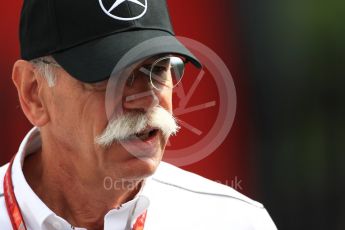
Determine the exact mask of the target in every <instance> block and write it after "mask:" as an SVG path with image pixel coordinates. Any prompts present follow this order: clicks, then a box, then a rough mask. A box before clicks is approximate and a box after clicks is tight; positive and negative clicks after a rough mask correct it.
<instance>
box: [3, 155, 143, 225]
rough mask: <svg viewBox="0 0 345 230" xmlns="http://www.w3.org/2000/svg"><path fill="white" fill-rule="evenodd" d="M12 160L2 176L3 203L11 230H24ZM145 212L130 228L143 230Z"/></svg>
mask: <svg viewBox="0 0 345 230" xmlns="http://www.w3.org/2000/svg"><path fill="white" fill-rule="evenodd" d="M13 160H14V158H13V159H12V160H11V162H10V164H9V166H8V169H7V171H6V174H5V178H4V196H5V203H6V208H7V212H8V215H9V217H10V219H11V223H12V227H13V230H26V225H25V222H24V218H23V216H22V213H21V212H20V208H19V205H18V202H17V199H16V196H15V194H14V190H13V184H12V176H11V174H12V165H13ZM146 214H147V210H145V211H144V213H143V214H141V215H140V216H139V217H138V218H137V220H136V222H135V224H134V225H133V229H132V230H143V229H144V225H145V220H146Z"/></svg>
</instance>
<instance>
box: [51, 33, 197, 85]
mask: <svg viewBox="0 0 345 230" xmlns="http://www.w3.org/2000/svg"><path fill="white" fill-rule="evenodd" d="M128 53H132V54H131V55H128ZM164 53H173V54H179V55H182V56H184V57H185V58H186V59H187V60H188V61H190V62H191V63H193V64H194V65H195V66H196V67H197V68H201V67H202V65H201V63H200V62H199V60H198V59H197V58H196V57H195V56H194V55H193V54H192V53H191V52H190V51H189V50H188V49H187V48H186V47H185V46H184V45H182V44H181V43H180V42H179V41H178V40H177V39H176V38H175V37H174V36H172V35H171V34H170V33H168V32H165V31H161V30H148V29H145V30H132V31H125V32H121V33H116V34H112V35H109V36H106V37H103V38H100V39H97V40H94V41H91V42H87V43H84V44H82V45H78V46H75V47H73V48H70V49H68V50H65V51H62V52H58V53H55V54H52V56H53V57H54V59H55V60H56V61H57V62H58V63H59V64H60V65H61V66H62V67H63V68H64V69H65V70H66V71H67V72H68V73H69V74H70V75H71V76H73V77H74V78H76V79H78V80H80V81H82V82H88V83H92V82H99V81H103V80H106V79H107V78H109V77H110V75H111V73H112V72H113V70H114V68H115V66H116V65H117V64H118V62H119V61H120V60H122V59H123V57H124V56H126V59H127V60H126V63H127V64H128V65H131V64H133V63H135V62H137V61H139V60H142V59H145V58H148V57H151V56H154V55H158V54H164Z"/></svg>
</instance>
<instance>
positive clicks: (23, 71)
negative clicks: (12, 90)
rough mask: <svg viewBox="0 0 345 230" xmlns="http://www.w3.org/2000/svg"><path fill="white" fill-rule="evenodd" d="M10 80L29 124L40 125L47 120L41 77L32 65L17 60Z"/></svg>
mask: <svg viewBox="0 0 345 230" xmlns="http://www.w3.org/2000/svg"><path fill="white" fill-rule="evenodd" d="M12 80H13V83H14V85H15V86H16V88H17V91H18V97H19V102H20V105H21V107H22V110H23V112H24V114H25V116H26V117H27V118H28V120H29V121H30V122H31V124H33V125H35V126H38V127H42V126H44V125H45V124H46V123H47V122H48V121H49V116H48V111H47V108H46V107H45V104H44V103H43V100H42V92H41V87H42V85H41V84H42V80H43V79H42V78H41V77H40V76H38V75H37V71H35V69H34V66H33V65H32V64H31V63H30V62H28V61H24V60H18V61H17V62H16V63H15V64H14V66H13V72H12Z"/></svg>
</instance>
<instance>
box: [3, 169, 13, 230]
mask: <svg viewBox="0 0 345 230" xmlns="http://www.w3.org/2000/svg"><path fill="white" fill-rule="evenodd" d="M8 165H9V164H6V165H3V166H1V167H0V226H1V229H11V225H10V221H9V217H8V214H7V210H6V204H5V197H4V188H3V184H4V177H5V173H6V170H7V168H8Z"/></svg>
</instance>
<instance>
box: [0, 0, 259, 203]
mask: <svg viewBox="0 0 345 230" xmlns="http://www.w3.org/2000/svg"><path fill="white" fill-rule="evenodd" d="M168 3H169V6H170V12H171V17H172V20H173V23H174V27H175V32H176V34H177V35H179V36H184V37H189V38H192V39H195V40H197V41H199V42H201V43H203V44H205V45H206V46H208V47H210V48H211V49H212V50H213V51H215V52H216V53H217V54H218V55H219V56H220V57H221V58H222V59H223V61H224V62H225V63H226V64H227V66H228V68H229V70H230V71H231V73H232V76H233V78H234V82H235V86H236V89H237V98H238V101H237V113H236V118H235V122H234V125H233V127H232V129H231V131H230V133H229V134H228V136H227V138H226V139H225V141H224V142H223V144H222V145H221V146H220V147H219V148H218V149H217V150H216V151H215V152H214V153H213V154H211V155H210V156H209V157H207V158H205V159H203V160H202V161H200V162H197V163H195V164H192V165H189V166H184V168H185V169H187V170H190V171H193V172H196V173H198V174H201V175H203V176H205V177H208V178H210V179H212V180H217V181H220V182H222V183H225V184H228V185H230V184H231V182H232V181H233V180H234V179H235V178H238V179H239V180H241V187H242V188H243V190H241V192H243V193H245V194H247V195H250V196H251V197H254V198H255V196H256V195H255V182H256V179H255V175H254V174H255V173H254V172H255V162H253V160H252V159H253V156H251V155H250V145H248V143H247V140H248V139H249V137H250V136H251V135H252V129H251V120H250V116H249V115H248V114H249V112H250V110H249V108H250V107H249V106H248V102H247V98H248V97H247V96H248V92H247V83H246V78H245V71H244V68H243V66H241V63H242V61H241V56H240V53H241V50H240V49H241V48H240V47H241V39H240V38H239V37H238V33H237V29H238V28H237V21H236V18H237V17H236V13H235V12H234V11H233V7H232V1H229V0H218V1H216V2H212V1H200V0H189V1H183V0H168ZM21 4H22V1H20V0H13V1H7V2H6V4H2V7H1V8H0V35H1V36H0V51H1V52H0V79H1V81H0V105H1V113H0V124H1V125H0V127H1V131H0V148H1V150H0V165H2V164H4V163H6V162H7V161H8V160H9V159H10V158H11V157H12V156H13V154H15V153H16V151H17V148H18V145H19V144H20V141H21V140H22V138H23V136H24V135H25V134H26V132H27V131H28V130H29V129H30V127H31V125H30V124H29V123H28V122H27V120H26V118H25V117H24V116H23V114H22V112H21V109H20V107H19V103H18V100H17V96H16V91H15V88H14V86H13V84H12V82H11V69H12V65H13V63H14V62H15V60H17V59H18V58H19V41H18V35H17V34H18V33H17V31H18V24H19V13H20V7H21ZM203 87H204V88H201V89H199V90H201V91H202V92H204V93H205V94H207V93H208V92H211V91H212V90H215V89H212V88H211V89H210V88H209V87H207V86H203ZM197 119H198V116H196V121H198V120H197ZM209 119H213V118H209Z"/></svg>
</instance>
